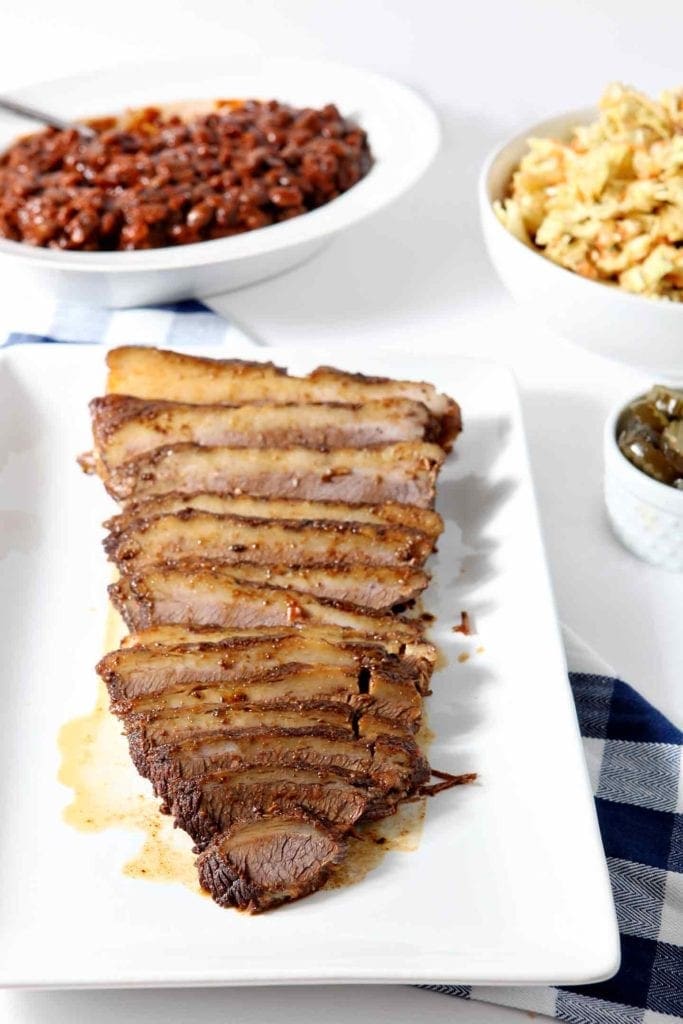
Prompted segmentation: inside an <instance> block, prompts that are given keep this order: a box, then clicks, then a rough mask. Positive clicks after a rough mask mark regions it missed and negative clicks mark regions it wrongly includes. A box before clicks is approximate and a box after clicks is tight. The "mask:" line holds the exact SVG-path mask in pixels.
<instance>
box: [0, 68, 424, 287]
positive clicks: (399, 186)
mask: <svg viewBox="0 0 683 1024" xmlns="http://www.w3.org/2000/svg"><path fill="white" fill-rule="evenodd" d="M13 95H14V97H15V98H16V99H19V100H23V101H24V102H26V103H33V104H35V105H36V106H40V105H42V106H49V107H50V108H51V109H53V110H55V111H56V112H57V113H59V114H61V115H62V116H64V117H67V118H68V117H74V118H76V117H86V116H95V115H98V114H106V113H118V112H119V111H121V110H124V109H126V108H129V107H140V106H145V105H148V104H157V105H158V104H160V103H171V102H175V101H178V100H201V99H214V98H216V97H228V98H231V97H255V98H268V99H270V98H276V99H279V100H282V101H288V102H291V103H293V104H294V105H299V106H319V105H324V104H325V103H329V102H330V101H332V102H335V103H336V104H337V105H338V107H339V108H340V110H341V111H342V113H346V114H353V115H354V117H355V118H356V120H357V121H358V122H359V123H360V125H361V126H362V127H363V128H364V129H365V130H366V131H367V132H368V136H369V139H370V145H371V147H372V151H373V154H374V157H375V164H374V166H373V168H372V169H371V171H370V173H369V174H368V175H367V176H366V177H365V178H364V179H363V180H362V181H361V182H359V183H358V185H356V186H354V188H352V189H350V190H349V191H348V192H346V193H344V195H342V196H340V197H339V198H338V199H335V200H334V201H333V202H331V203H328V204H327V205H326V206H323V207H321V208H320V209H319V210H315V211H314V212H312V213H308V214H305V215H303V216H301V217H297V218H294V219H293V220H290V221H286V222H284V223H281V224H275V225H273V226H271V227H267V228H261V229H259V230H257V231H251V232H248V233H245V234H243V235H236V236H233V237H232V238H224V239H217V240H216V241H211V242H200V243H198V244H195V245H183V246H176V247H172V248H166V249H151V250H147V251H139V252H114V253H89V252H88V253H81V252H59V251H54V250H51V249H40V248H33V247H32V246H28V245H24V244H20V243H17V242H11V241H8V240H6V239H0V273H2V275H3V276H6V275H11V278H12V281H13V283H14V286H15V287H22V285H23V286H24V287H26V286H27V285H28V286H30V287H32V288H36V287H40V288H43V289H47V290H49V291H51V292H53V293H54V294H56V295H57V296H58V297H59V298H60V299H67V300H73V301H76V302H87V303H88V304H90V305H104V306H133V305H146V304H151V303H155V302H166V301H172V300H179V299H185V298H192V297H197V296H202V295H210V294H214V293H218V292H225V291H230V290H231V289H234V288H240V287H242V286H244V285H247V284H252V283H253V282H255V281H259V280H262V279H263V278H266V277H272V276H274V275H276V274H279V273H281V272H282V271H284V270H288V269H290V268H291V267H294V266H296V265H297V264H299V263H302V262H303V261H304V260H307V259H308V258H309V257H310V256H312V255H313V254H314V253H315V252H317V251H318V250H319V249H320V248H321V247H322V246H323V245H325V244H326V243H327V242H329V241H330V239H331V238H332V237H333V236H334V235H335V234H337V233H338V232H339V231H342V230H344V229H345V228H348V227H349V226H350V225H352V224H354V223H356V222H357V221H359V220H362V219H363V218H364V217H367V216H369V215H370V214H372V213H375V212H376V211H377V210H379V209H381V208H382V207H383V206H385V205H387V204H388V203H390V202H392V201H394V200H395V199H397V198H398V197H399V196H400V195H401V194H402V193H403V192H405V191H406V190H407V189H408V188H410V186H411V185H413V184H414V183H415V182H416V181H417V179H418V178H419V177H420V176H421V175H422V174H423V172H424V171H425V170H426V169H427V167H428V166H429V164H430V163H431V161H432V160H433V158H434V156H435V155H436V152H437V150H438V147H439V127H438V122H437V120H436V116H435V115H434V113H433V111H432V110H431V108H430V107H429V106H428V105H427V104H426V103H425V102H424V101H423V100H422V99H420V98H419V97H418V96H417V95H416V94H415V93H414V92H412V91H411V90H410V89H408V88H406V87H405V86H403V85H400V84H399V83H398V82H394V81H392V80H391V79H388V78H383V77H381V76H379V75H375V74H371V73H370V72H367V71H361V70H358V69H355V68H349V67H345V66H343V65H340V64H333V63H329V62H325V61H299V60H297V61H294V60H284V59H273V58H255V57H250V58H234V57H232V56H231V57H230V58H229V59H228V58H226V59H222V58H217V57H210V58H205V59H201V60H200V59H190V60H183V61H182V62H167V63H161V64H155V63H149V64H144V65H131V66H127V67H117V68H112V69H108V70H106V71H100V72H98V73H96V74H95V73H91V74H87V75H78V76H74V77H72V78H63V79H59V80H57V81H53V82H43V83H40V84H38V85H35V86H31V87H30V88H25V89H21V90H18V91H16V92H15V93H14V94H13ZM32 129H33V130H34V129H35V126H31V125H30V124H29V123H28V122H22V121H19V120H18V119H17V118H14V117H11V116H10V115H7V114H2V113H0V149H2V148H4V147H5V146H7V145H8V144H9V143H10V142H11V141H12V140H13V139H14V138H15V137H16V136H17V135H20V134H22V131H30V130H32Z"/></svg>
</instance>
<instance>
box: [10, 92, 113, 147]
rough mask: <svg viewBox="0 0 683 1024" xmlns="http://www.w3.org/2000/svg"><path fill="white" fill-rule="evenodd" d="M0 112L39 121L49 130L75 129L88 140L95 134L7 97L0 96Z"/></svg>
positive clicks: (84, 126) (79, 125)
mask: <svg viewBox="0 0 683 1024" xmlns="http://www.w3.org/2000/svg"><path fill="white" fill-rule="evenodd" d="M0 110H7V111H9V113H11V114H17V116H18V117H26V118H28V119H29V120H30V121H40V123H41V124H47V125H50V127H51V128H59V129H60V130H65V129H69V128H75V129H76V131H77V132H79V133H80V134H81V135H83V136H84V137H85V138H88V139H92V138H94V137H95V135H96V134H97V133H96V132H95V131H93V129H92V128H88V126H87V125H82V124H75V123H74V122H73V121H65V120H64V118H62V117H57V116H56V115H55V114H47V113H46V112H45V111H44V110H38V109H37V108H36V107H31V106H29V105H28V104H26V103H19V102H17V100H11V99H9V98H8V97H7V96H0Z"/></svg>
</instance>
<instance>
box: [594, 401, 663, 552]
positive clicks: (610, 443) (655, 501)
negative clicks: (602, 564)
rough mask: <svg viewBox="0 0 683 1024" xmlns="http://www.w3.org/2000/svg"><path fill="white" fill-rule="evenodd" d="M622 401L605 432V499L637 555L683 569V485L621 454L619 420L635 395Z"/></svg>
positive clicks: (617, 530)
mask: <svg viewBox="0 0 683 1024" xmlns="http://www.w3.org/2000/svg"><path fill="white" fill-rule="evenodd" d="M636 397H639V396H636V395H634V396H632V397H631V398H630V399H626V400H623V399H622V401H620V402H619V403H618V404H617V405H616V406H615V407H614V409H613V410H612V412H611V413H610V415H609V416H608V417H607V421H606V423H605V433H604V438H603V445H604V460H605V480H604V483H605V504H606V506H607V514H608V516H609V518H610V521H611V524H612V527H613V529H614V532H615V533H616V535H617V537H619V539H620V540H621V542H622V543H623V544H624V545H625V546H626V547H627V548H628V549H629V551H631V552H632V553H633V554H634V555H637V556H638V558H642V559H643V560H644V561H646V562H650V563H652V565H658V566H661V567H662V568H663V569H669V570H671V571H672V572H683V491H679V490H678V489H677V488H675V487H669V486H668V485H667V484H663V483H660V482H659V480H653V479H652V477H649V476H648V475H647V473H643V472H642V470H640V469H638V468H637V467H636V466H634V465H633V463H631V462H629V460H628V459H627V458H626V456H625V455H622V453H621V451H620V450H619V446H618V444H617V424H618V422H619V417H620V416H621V414H622V412H623V411H624V409H625V408H626V406H627V405H628V404H629V402H631V401H633V399H634V398H636Z"/></svg>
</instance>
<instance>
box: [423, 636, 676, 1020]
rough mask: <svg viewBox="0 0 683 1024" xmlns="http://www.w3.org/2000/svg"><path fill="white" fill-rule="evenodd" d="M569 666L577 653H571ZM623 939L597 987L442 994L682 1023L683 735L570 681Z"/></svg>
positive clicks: (604, 680) (560, 1015)
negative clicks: (611, 972)
mask: <svg viewBox="0 0 683 1024" xmlns="http://www.w3.org/2000/svg"><path fill="white" fill-rule="evenodd" d="M568 657H569V663H570V665H571V664H572V663H573V658H572V652H571V647H569V649H568ZM570 680H571V685H572V692H573V694H574V702H575V704H576V711H577V715H578V718H579V725H580V727H581V734H582V736H583V744H584V750H585V753H586V759H587V761H588V767H589V771H590V775H591V780H592V783H593V791H594V793H595V803H596V807H597V811H598V820H599V822H600V831H601V833H602V841H603V844H604V847H605V854H606V856H607V865H608V867H609V873H610V880H611V883H612V892H613V895H614V902H615V905H616V910H617V919H618V922H619V931H620V934H621V967H620V968H619V971H618V972H617V974H615V976H614V977H613V978H610V980H609V981H603V982H600V983H599V984H596V985H576V986H562V987H561V988H551V987H548V988H540V987H538V988H537V987H533V988H516V987H509V988H498V987H491V988H486V987H481V986H475V987H469V986H462V985H439V986H434V987H433V988H432V990H433V991H438V992H441V993H444V994H446V995H451V996H459V997H461V998H465V999H479V1000H485V1001H487V1002H491V1003H498V1004H501V1005H504V1006H514V1007H518V1008H520V1009H524V1010H527V1011H531V1012H532V1013H541V1014H547V1015H548V1016H551V1017H555V1018H556V1019H557V1020H562V1021H571V1022H572V1024H664V1021H668V1022H670V1024H673V1022H674V1021H675V1020H679V1021H680V1020H683V760H682V756H681V751H682V750H683V731H681V730H680V729H677V728H676V727H675V726H674V725H672V723H671V722H670V721H669V720H668V719H666V718H665V717H664V716H663V715H662V714H660V713H659V711H657V710H656V709H655V708H653V707H652V705H651V704H649V703H648V702H647V701H646V700H644V699H643V698H642V697H641V696H640V695H639V694H638V693H636V691H635V690H634V689H633V688H632V687H630V686H629V685H628V684H627V683H624V682H622V681H621V680H620V679H615V678H614V677H613V676H611V675H604V674H602V673H601V674H595V673H593V672H586V671H582V672H570Z"/></svg>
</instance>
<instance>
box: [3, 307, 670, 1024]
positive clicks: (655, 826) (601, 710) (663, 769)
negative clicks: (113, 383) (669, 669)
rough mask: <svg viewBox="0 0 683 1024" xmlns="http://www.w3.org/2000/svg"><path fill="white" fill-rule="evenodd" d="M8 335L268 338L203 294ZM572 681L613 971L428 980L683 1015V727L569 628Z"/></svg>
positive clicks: (73, 314) (516, 996) (486, 993)
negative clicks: (512, 982)
mask: <svg viewBox="0 0 683 1024" xmlns="http://www.w3.org/2000/svg"><path fill="white" fill-rule="evenodd" d="M26 315H27V316H28V317H29V320H27V321H26V322H25V323H23V324H22V325H21V328H22V329H21V331H15V332H13V333H9V334H8V335H7V337H6V338H5V340H4V342H2V341H0V345H2V344H3V343H4V344H5V345H17V344H22V343H25V342H40V341H43V342H60V341H68V342H76V343H93V342H104V343H105V344H106V345H107V346H111V345H116V344H148V345H160V346H164V347H168V348H173V347H174V346H176V345H177V346H180V347H182V348H188V347H192V345H212V344H215V345H217V346H218V345H220V346H224V347H225V349H226V351H228V352H229V351H230V344H231V342H234V341H235V340H236V339H237V338H239V339H240V340H241V341H244V340H248V341H250V342H251V343H252V344H258V342H257V341H256V340H255V339H254V338H253V337H250V336H249V335H248V334H247V333H245V332H244V331H242V330H240V328H239V327H238V326H237V325H236V324H235V323H228V322H227V321H226V320H224V319H222V318H220V317H218V316H217V315H216V314H215V313H213V312H211V311H210V310H209V309H207V307H206V306H204V305H202V304H201V303H199V302H182V303H174V304H171V305H165V306H159V307H155V308H153V309H151V308H150V309H126V310H105V309H95V308H93V309H91V308H86V307H82V306H73V305H65V304H62V305H58V306H56V307H53V308H51V309H50V310H49V311H40V310H36V309H32V310H29V311H27V314H26ZM565 643H566V646H567V656H568V661H569V664H570V666H571V667H572V668H573V669H574V670H575V671H572V672H571V673H570V679H571V684H572V691H573V694H574V700H575V703H576V710H577V714H578V718H579V723H580V726H581V733H582V735H583V741H584V748H585V752H586V759H587V761H588V767H589V771H590V774H591V778H592V781H593V790H594V793H595V802H596V805H597V809H598V818H599V821H600V829H601V832H602V839H603V843H604V846H605V853H606V855H607V863H608V866H609V871H610V878H611V882H612V891H613V894H614V901H615V904H616V908H617V917H618V920H619V929H620V932H621V956H622V959H621V967H620V969H619V971H618V973H617V974H616V975H615V976H614V977H613V978H611V979H610V980H609V981H605V982H601V983H600V984H597V985H581V986H563V987H561V988H545V987H543V988H540V987H538V988H517V987H509V988H499V987H491V988H487V987H482V986H476V987H469V986H463V985H438V986H424V987H426V988H428V989H430V990H431V991H436V992H442V993H445V994H446V995H452V996H459V997H461V998H465V999H478V1000H484V1001H486V1002H489V1003H497V1004H500V1005H504V1006H513V1007H518V1008H520V1009H524V1010H527V1011H531V1012H532V1013H541V1014H546V1015H548V1016H550V1017H555V1018H556V1019H557V1020H563V1021H571V1022H572V1024H664V1022H667V1021H668V1022H674V1021H676V1020H679V1021H682V1022H683V758H682V755H681V750H682V748H683V732H681V730H680V729H677V728H676V727H675V726H674V725H672V723H671V722H669V721H668V720H667V719H666V718H664V716H663V715H661V714H660V713H659V712H658V711H657V710H655V708H653V707H652V705H651V704H648V703H647V701H645V700H643V698H642V697H640V696H639V695H638V694H637V693H636V692H635V690H633V689H632V688H631V687H630V686H628V685H627V684H626V683H624V682H622V681H621V680H619V679H615V678H614V675H613V673H611V672H610V670H609V668H608V667H607V666H604V665H603V664H602V663H601V662H600V661H599V659H598V658H597V656H596V655H595V654H594V653H593V652H592V651H588V650H587V648H586V647H585V645H582V644H581V643H580V641H578V640H577V638H576V637H574V636H573V634H571V633H569V631H565Z"/></svg>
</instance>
